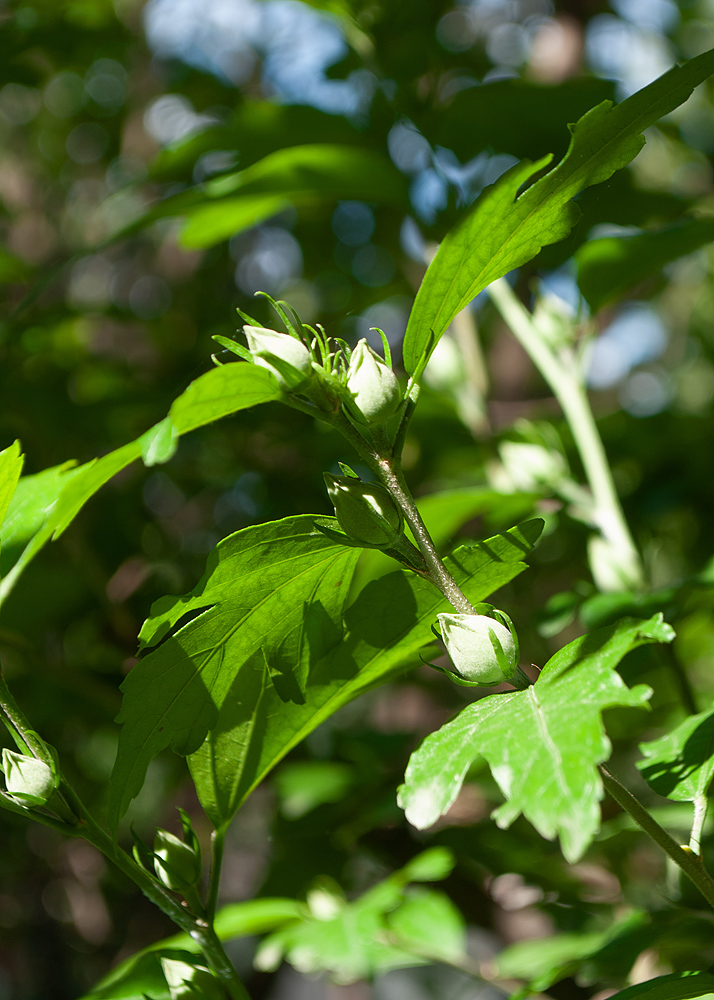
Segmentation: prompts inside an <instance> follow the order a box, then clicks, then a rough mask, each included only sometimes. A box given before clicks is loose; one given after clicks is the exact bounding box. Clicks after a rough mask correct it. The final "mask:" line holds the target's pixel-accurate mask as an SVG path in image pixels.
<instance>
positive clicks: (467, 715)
mask: <svg viewBox="0 0 714 1000" xmlns="http://www.w3.org/2000/svg"><path fill="white" fill-rule="evenodd" d="M672 637H673V632H672V630H671V628H670V627H669V626H668V625H665V624H664V623H663V621H662V618H661V615H660V616H655V617H653V618H652V619H650V620H649V621H633V620H632V619H625V620H624V621H622V622H620V623H618V624H617V625H615V626H612V627H610V628H604V629H599V630H598V631H596V632H592V633H590V634H589V635H586V636H582V637H581V638H580V639H576V640H575V641H574V642H571V643H569V644H568V645H567V646H565V647H564V649H562V650H560V651H559V652H558V653H556V654H555V656H553V657H551V659H550V660H549V661H548V663H547V664H546V665H545V667H544V668H543V671H542V672H541V675H540V677H539V678H538V680H537V681H536V683H535V684H533V685H532V686H531V687H529V688H528V689H527V690H525V691H513V692H507V693H504V694H493V695H490V696H488V697H485V698H482V699H481V700H480V701H477V702H475V703H474V704H472V705H469V706H468V707H467V708H465V709H464V710H463V711H462V712H460V713H459V715H457V716H456V717H455V718H454V719H452V720H451V721H450V722H448V723H447V724H446V725H445V726H444V727H443V728H442V729H440V730H438V731H437V732H435V733H432V734H431V736H428V737H427V738H426V739H425V740H424V742H423V743H422V745H421V746H420V747H419V748H418V749H417V750H416V751H415V753H413V754H412V757H411V759H410V761H409V765H408V767H407V772H406V775H405V779H404V785H402V787H401V789H400V791H399V804H400V805H401V806H402V808H403V809H404V810H405V812H406V815H407V819H408V820H409V821H410V823H412V824H413V825H414V826H416V827H417V828H419V829H424V828H426V827H428V826H431V825H432V823H434V822H436V820H437V819H438V818H439V816H441V815H443V814H444V813H445V812H446V811H447V810H448V809H449V807H450V806H451V805H452V803H453V802H454V801H455V799H456V796H457V795H458V793H459V791H460V789H461V785H462V783H463V780H464V777H465V776H466V772H467V771H468V769H469V767H470V766H471V764H472V763H473V761H474V760H475V759H476V758H477V757H479V756H482V757H484V758H485V760H486V761H487V762H488V764H489V766H490V768H491V771H492V773H493V776H494V778H495V779H496V781H497V783H498V785H499V787H500V789H501V791H502V792H503V795H504V796H505V798H506V802H505V803H504V804H503V805H502V806H500V807H499V809H497V810H496V812H495V814H494V818H495V819H496V822H497V823H498V825H499V826H500V827H502V828H505V827H508V826H510V824H511V823H512V822H513V821H514V820H515V819H516V818H517V816H519V815H520V814H521V813H522V814H523V815H524V816H525V817H526V819H528V820H530V822H531V823H532V824H533V826H535V828H536V829H537V830H538V832H539V833H540V834H541V836H543V837H545V838H546V839H548V840H552V839H553V838H554V837H556V836H559V837H560V842H561V846H562V850H563V854H564V855H565V857H566V859H567V860H568V861H571V862H572V861H575V860H577V859H578V858H579V857H580V856H581V855H582V853H583V851H584V850H585V849H586V847H587V846H588V844H589V843H590V841H591V839H592V837H593V834H594V833H595V831H596V830H597V828H598V824H599V809H598V801H599V800H600V798H601V797H602V782H601V780H600V777H599V774H598V771H597V765H598V764H599V763H601V762H602V761H604V760H606V759H607V757H608V756H609V753H610V743H609V740H608V739H607V736H606V735H605V729H604V727H603V724H602V718H601V714H602V711H603V710H604V709H605V708H611V707H613V706H615V705H630V706H633V707H644V706H645V705H646V702H647V699H648V698H649V696H650V694H651V692H650V689H649V688H647V687H646V686H645V685H638V686H637V687H635V688H633V689H632V690H630V689H628V688H627V687H626V686H625V684H624V683H623V681H622V679H621V678H620V676H619V675H618V674H617V673H616V672H615V667H616V666H617V665H618V663H619V662H620V660H622V658H623V657H624V656H625V655H626V654H627V653H628V652H629V651H630V650H631V649H634V648H636V647H637V646H640V645H642V644H643V643H647V642H668V641H671V639H672Z"/></svg>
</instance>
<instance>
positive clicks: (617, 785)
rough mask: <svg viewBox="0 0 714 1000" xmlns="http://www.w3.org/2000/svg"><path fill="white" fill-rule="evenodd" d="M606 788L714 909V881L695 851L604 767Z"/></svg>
mask: <svg viewBox="0 0 714 1000" xmlns="http://www.w3.org/2000/svg"><path fill="white" fill-rule="evenodd" d="M599 771H600V774H601V776H602V780H603V784H604V785H605V788H606V789H607V791H608V793H609V794H610V795H611V796H612V798H613V799H614V800H615V802H617V804H618V805H619V806H621V807H622V808H623V809H624V810H625V812H627V813H629V814H630V816H631V817H632V818H633V820H634V821H635V823H637V825H638V826H639V827H640V828H641V829H642V830H644V832H645V833H646V834H647V835H648V836H649V837H651V839H652V840H654V842H655V843H656V844H658V845H659V846H660V847H661V848H662V850H663V851H664V852H665V854H666V855H667V856H668V857H669V858H671V859H672V861H674V863H675V865H677V867H678V868H679V869H680V870H681V871H682V872H684V874H685V875H686V876H687V878H688V879H689V880H690V881H691V882H693V883H694V885H695V886H696V887H697V889H699V891H700V892H701V894H702V896H704V898H705V899H706V901H707V902H708V903H709V905H710V906H711V907H713V908H714V879H712V877H711V875H710V874H709V872H708V871H707V870H706V868H705V867H704V865H703V864H702V859H701V858H700V857H699V855H698V854H695V853H693V851H692V850H691V848H684V847H681V846H680V845H679V844H678V843H677V841H676V840H675V839H674V838H673V837H671V836H670V835H669V834H668V833H667V831H666V830H664V829H663V828H662V827H661V826H660V825H659V823H658V822H657V821H656V820H655V819H653V818H652V816H650V814H649V813H648V812H647V810H646V809H645V807H644V806H643V805H642V803H641V802H639V801H638V800H637V799H636V798H635V796H634V795H633V794H632V792H630V791H629V790H628V789H627V788H625V786H624V785H623V784H622V783H621V782H620V781H618V779H617V778H616V777H615V776H614V774H612V772H611V771H609V770H608V768H606V767H605V766H604V765H603V764H601V765H600V768H599Z"/></svg>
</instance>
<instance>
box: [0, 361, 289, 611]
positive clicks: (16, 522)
mask: <svg viewBox="0 0 714 1000" xmlns="http://www.w3.org/2000/svg"><path fill="white" fill-rule="evenodd" d="M281 395H282V393H281V391H280V387H279V386H278V383H277V381H276V379H275V377H274V376H273V375H272V374H271V373H270V372H269V371H266V370H265V369H264V368H258V367H257V366H255V365H248V364H241V363H236V364H229V365H222V366H221V367H219V368H213V369H211V371H208V372H206V373H205V374H204V375H201V376H200V377H199V378H197V379H196V380H195V381H194V382H192V383H191V384H190V385H189V387H188V388H187V389H186V391H185V392H183V393H182V394H181V395H180V396H179V397H178V398H177V399H176V400H174V403H173V405H172V407H171V410H170V412H169V416H168V417H165V418H164V420H162V421H161V422H160V423H158V424H156V425H155V426H154V427H152V428H150V429H149V430H148V431H146V432H145V433H144V434H142V436H141V437H140V438H137V440H136V441H130V442H129V443H128V444H125V445H123V447H121V448H117V449H116V451H111V452H109V454H108V455H104V456H103V457H102V458H99V459H93V460H92V461H91V462H87V463H86V464H85V465H82V466H80V467H79V468H70V466H71V463H65V464H64V465H62V466H56V467H55V468H53V469H46V470H45V471H44V472H42V473H39V474H38V475H36V476H30V477H27V481H25V480H22V479H21V480H20V482H19V483H18V487H17V492H16V496H15V500H16V501H17V502H16V503H15V502H13V503H12V504H11V505H10V508H9V510H8V519H7V523H6V525H4V526H3V528H4V530H3V535H2V536H0V537H2V539H3V540H4V541H5V543H6V544H13V545H17V544H19V543H20V541H25V540H28V539H29V541H28V544H27V545H26V547H25V549H24V550H23V551H22V552H21V554H20V555H19V557H18V559H17V561H16V562H15V564H14V566H13V567H12V570H11V571H10V572H9V573H8V575H7V576H6V577H5V579H4V580H3V581H2V583H0V604H2V602H3V601H4V600H5V598H6V597H7V595H8V594H9V593H10V591H11V589H12V587H13V586H14V585H15V583H16V581H17V579H18V577H19V576H20V574H21V573H22V571H23V570H24V569H25V567H26V566H27V565H28V563H29V562H30V561H31V560H32V559H33V558H34V556H35V555H37V553H38V552H39V551H40V549H41V548H42V547H43V546H44V545H45V544H46V543H47V542H48V541H50V539H56V538H58V537H59V536H60V535H61V534H62V532H63V531H64V530H65V529H66V528H67V527H68V525H69V524H70V523H71V522H72V521H73V520H74V518H75V517H76V516H77V514H79V512H80V511H81V509H82V507H84V505H85V503H86V502H87V501H88V500H89V499H90V498H91V497H92V496H94V494H95V493H96V492H97V490H99V489H101V487H102V486H104V485H105V483H108V482H109V480H110V479H111V478H112V477H113V476H115V475H116V474H117V473H118V472H121V470H122V469H124V468H126V466H127V465H129V464H130V463H131V462H134V461H136V460H137V459H138V458H141V457H142V455H145V456H146V457H147V459H148V464H150V465H151V464H155V463H156V462H159V461H168V459H169V458H170V457H171V452H172V449H173V448H174V446H175V443H176V438H177V436H178V435H180V434H187V433H188V432H189V431H192V430H195V428H197V427H201V426H203V425H204V424H208V423H211V422H212V421H214V420H219V419H220V418H221V417H225V416H228V415H229V414H231V413H236V412H237V411H238V410H243V409H247V408H248V407H250V406H256V405H257V404H258V403H266V402H269V401H270V400H274V399H280V397H281ZM8 526H9V527H8ZM5 530H7V534H5Z"/></svg>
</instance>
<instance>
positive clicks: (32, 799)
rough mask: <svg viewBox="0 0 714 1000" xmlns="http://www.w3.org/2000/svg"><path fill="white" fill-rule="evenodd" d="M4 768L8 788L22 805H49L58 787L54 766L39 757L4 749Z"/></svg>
mask: <svg viewBox="0 0 714 1000" xmlns="http://www.w3.org/2000/svg"><path fill="white" fill-rule="evenodd" d="M2 769H3V771H4V772H5V788H6V790H7V791H8V793H9V794H10V795H12V797H13V798H14V799H16V800H17V802H18V803H19V804H20V805H22V806H44V805H47V803H48V802H49V800H50V799H51V798H52V796H53V795H54V793H55V789H56V788H57V782H56V779H55V775H54V772H53V771H52V768H51V767H50V766H49V764H45V762H44V761H43V760H38V759H37V757H26V756H25V755H24V754H21V753H17V751H16V750H7V749H4V750H3V752H2Z"/></svg>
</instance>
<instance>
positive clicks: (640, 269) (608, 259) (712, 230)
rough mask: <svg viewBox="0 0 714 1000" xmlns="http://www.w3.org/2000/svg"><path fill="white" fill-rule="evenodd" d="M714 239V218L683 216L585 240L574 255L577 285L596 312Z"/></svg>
mask: <svg viewBox="0 0 714 1000" xmlns="http://www.w3.org/2000/svg"><path fill="white" fill-rule="evenodd" d="M712 240H714V221H712V220H711V219H683V220H681V221H680V222H677V223H675V224H674V225H672V226H665V227H664V228H662V229H655V230H652V231H651V232H646V233H640V234H639V235H636V236H609V237H607V238H605V239H601V240H589V241H588V242H587V243H583V245H582V246H581V247H580V249H579V250H578V251H577V253H576V254H575V260H576V261H577V264H578V285H579V286H580V291H581V292H582V293H583V295H584V296H585V299H586V300H587V302H588V305H589V306H590V308H591V309H592V311H593V312H597V311H598V310H599V309H601V308H602V307H603V306H604V305H607V303H608V302H613V301H614V300H615V299H619V298H620V297H621V296H622V295H623V294H624V293H625V292H626V291H627V290H628V289H629V288H632V286H633V285H636V284H637V283H638V282H640V281H643V280H644V279H645V278H650V277H652V276H653V275H656V274H657V272H658V271H659V269H660V268H661V267H662V266H663V265H664V264H668V263H669V262H670V261H672V260H677V258H678V257H684V256H685V255H686V254H688V253H692V252H693V251H694V250H698V249H699V247H703V246H705V245H706V244H707V243H711V242H712Z"/></svg>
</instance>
